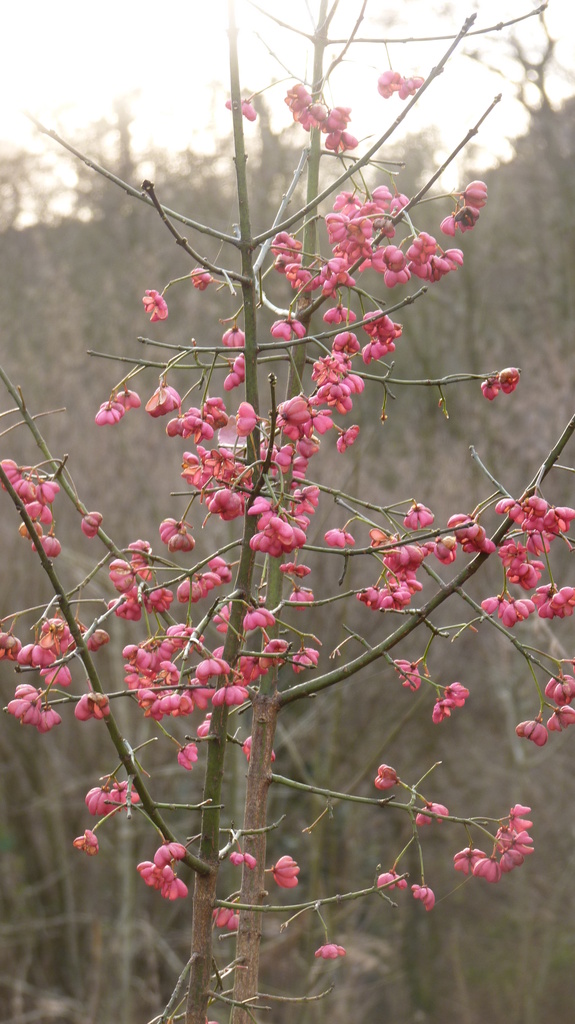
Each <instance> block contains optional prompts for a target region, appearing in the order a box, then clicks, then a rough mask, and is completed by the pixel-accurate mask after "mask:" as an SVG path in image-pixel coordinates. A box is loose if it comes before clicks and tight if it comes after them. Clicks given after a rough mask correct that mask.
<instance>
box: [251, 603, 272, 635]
mask: <svg viewBox="0 0 575 1024" xmlns="http://www.w3.org/2000/svg"><path fill="white" fill-rule="evenodd" d="M275 621H276V620H275V616H274V614H273V612H270V611H269V609H268V608H263V607H261V608H250V610H249V611H248V612H246V614H245V615H244V621H243V627H244V629H245V630H246V632H247V633H249V632H250V630H252V629H267V627H268V626H274V625H275Z"/></svg>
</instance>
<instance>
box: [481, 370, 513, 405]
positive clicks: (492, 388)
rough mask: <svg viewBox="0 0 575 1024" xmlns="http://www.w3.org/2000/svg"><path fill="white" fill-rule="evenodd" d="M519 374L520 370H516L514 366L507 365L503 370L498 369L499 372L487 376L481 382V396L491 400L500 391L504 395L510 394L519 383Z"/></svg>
mask: <svg viewBox="0 0 575 1024" xmlns="http://www.w3.org/2000/svg"><path fill="white" fill-rule="evenodd" d="M520 374H521V370H518V369H517V367H516V366H507V367H506V368H505V370H500V371H499V373H495V374H493V376H492V377H487V378H486V380H484V381H483V382H482V384H481V391H482V392H483V397H484V398H486V399H487V400H488V401H489V402H492V401H493V399H494V398H497V395H498V394H499V392H500V391H502V392H503V394H504V395H510V394H511V392H512V391H515V388H516V387H517V385H518V384H519V376H520Z"/></svg>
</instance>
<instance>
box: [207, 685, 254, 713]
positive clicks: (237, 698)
mask: <svg viewBox="0 0 575 1024" xmlns="http://www.w3.org/2000/svg"><path fill="white" fill-rule="evenodd" d="M248 698H249V692H248V690H247V689H246V687H245V686H234V685H232V684H231V683H229V684H228V685H226V686H221V687H220V689H219V690H215V691H214V693H213V695H212V704H213V705H214V707H216V708H217V707H219V706H220V705H223V704H225V705H227V706H228V707H233V706H234V705H235V704H238V705H239V704H243V703H244V701H245V700H248Z"/></svg>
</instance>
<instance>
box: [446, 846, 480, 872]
mask: <svg viewBox="0 0 575 1024" xmlns="http://www.w3.org/2000/svg"><path fill="white" fill-rule="evenodd" d="M485 858H486V854H485V853H484V852H483V850H478V849H476V848H475V847H474V846H468V847H467V848H466V849H465V850H460V851H459V853H456V854H455V855H454V857H453V866H454V868H455V870H456V871H461V872H462V873H463V874H464V875H470V874H473V869H474V867H475V865H476V864H477V861H478V860H483V859H485Z"/></svg>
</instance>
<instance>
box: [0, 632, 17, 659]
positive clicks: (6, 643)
mask: <svg viewBox="0 0 575 1024" xmlns="http://www.w3.org/2000/svg"><path fill="white" fill-rule="evenodd" d="M21 650H22V644H21V643H20V641H19V640H18V637H16V636H14V634H13V633H0V661H1V660H2V658H6V659H7V660H8V661H16V660H17V658H18V654H19V653H20V651H21Z"/></svg>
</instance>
